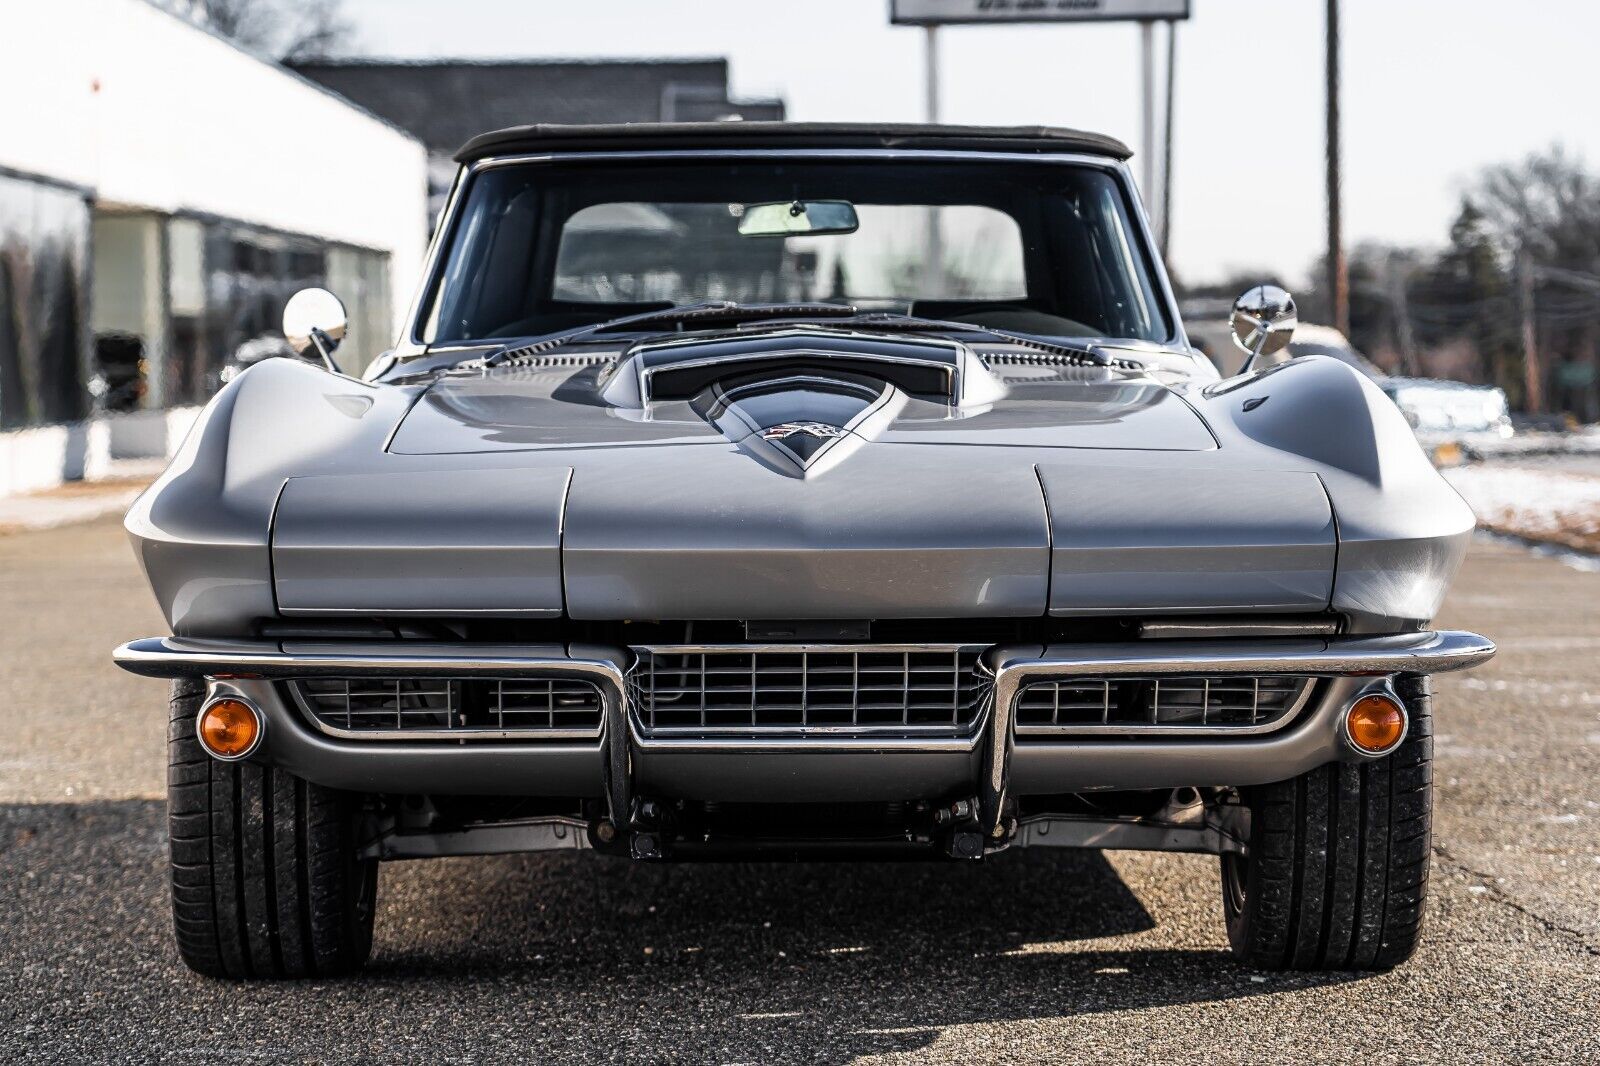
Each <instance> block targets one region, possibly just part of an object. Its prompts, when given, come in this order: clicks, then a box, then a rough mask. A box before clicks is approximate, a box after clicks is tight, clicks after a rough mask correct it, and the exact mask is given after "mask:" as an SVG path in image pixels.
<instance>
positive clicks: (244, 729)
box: [195, 696, 261, 760]
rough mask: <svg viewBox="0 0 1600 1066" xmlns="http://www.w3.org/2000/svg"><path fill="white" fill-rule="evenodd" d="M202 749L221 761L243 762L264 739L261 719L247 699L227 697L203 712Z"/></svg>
mask: <svg viewBox="0 0 1600 1066" xmlns="http://www.w3.org/2000/svg"><path fill="white" fill-rule="evenodd" d="M195 732H196V734H198V735H199V737H200V746H201V747H203V748H205V749H206V751H207V752H209V753H210V754H211V755H213V756H214V757H216V758H218V759H224V760H231V759H242V758H244V757H245V756H246V755H249V754H250V753H251V752H252V751H254V750H255V747H256V744H257V743H259V742H260V740H261V716H260V715H259V714H257V713H256V709H255V708H254V707H252V706H250V705H249V704H248V703H246V702H245V701H244V700H240V699H234V698H233V697H231V696H224V697H222V698H220V699H215V700H212V701H211V702H210V703H208V704H206V705H205V707H204V708H203V709H202V710H201V711H200V720H199V722H198V723H196V728H195Z"/></svg>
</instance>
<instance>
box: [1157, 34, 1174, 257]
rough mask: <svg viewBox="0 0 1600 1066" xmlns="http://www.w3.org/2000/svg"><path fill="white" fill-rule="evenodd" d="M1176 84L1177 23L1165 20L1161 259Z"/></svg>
mask: <svg viewBox="0 0 1600 1066" xmlns="http://www.w3.org/2000/svg"><path fill="white" fill-rule="evenodd" d="M1177 83H1178V23H1177V21H1176V20H1175V19H1168V20H1167V108H1166V111H1167V113H1166V115H1165V121H1166V126H1167V131H1166V138H1165V140H1166V144H1165V145H1163V147H1162V151H1161V258H1162V259H1166V258H1167V249H1168V248H1170V247H1171V246H1172V115H1173V104H1174V102H1175V100H1176V99H1177V89H1176V86H1177Z"/></svg>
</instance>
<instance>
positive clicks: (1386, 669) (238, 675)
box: [114, 631, 1495, 841]
mask: <svg viewBox="0 0 1600 1066" xmlns="http://www.w3.org/2000/svg"><path fill="white" fill-rule="evenodd" d="M1494 653H1495V646H1494V644H1493V643H1492V642H1491V641H1489V640H1487V639H1486V638H1484V637H1481V636H1478V635H1477V634H1475V633H1466V632H1458V631H1437V632H1419V633H1409V634H1400V635H1395V636H1382V637H1345V638H1328V639H1322V638H1314V639H1308V638H1293V639H1267V638H1261V639H1251V640H1238V639H1235V640H1215V641H1198V640H1148V641H1141V642H1136V643H1121V644H1070V645H1068V644H1063V645H1051V646H1045V645H1031V646H1028V645H1002V646H998V647H995V648H992V649H990V650H989V651H988V652H987V653H986V655H985V657H984V663H985V665H986V667H987V669H988V670H990V671H991V672H992V674H993V679H994V688H993V701H992V707H991V712H990V714H989V715H988V716H987V718H986V719H985V720H984V721H983V722H982V723H981V727H980V731H979V733H977V734H976V735H974V736H972V737H970V738H927V739H923V740H916V739H910V740H907V739H889V738H884V739H871V738H857V737H848V738H847V737H836V738H804V737H801V738H796V737H774V738H770V739H762V738H756V739H737V740H735V739H710V740H700V739H696V738H689V737H684V738H674V739H672V740H667V741H661V742H652V741H651V740H650V739H649V738H645V737H641V736H639V735H638V732H637V730H636V729H634V728H632V723H631V721H630V716H629V714H628V709H627V705H626V699H627V697H626V675H627V671H628V668H629V666H630V665H631V653H630V652H628V651H627V650H626V649H623V648H617V647H606V646H585V645H570V646H561V645H543V646H527V645H516V646H484V645H474V646H472V647H470V648H463V647H462V646H460V645H448V644H429V645H409V646H407V647H406V648H404V649H403V650H401V649H397V648H396V647H395V646H394V645H393V644H376V643H363V644H355V643H350V642H342V643H332V642H313V641H292V642H291V641H284V642H261V641H256V642H237V641H216V640H196V639H185V638H178V637H162V638H149V639H145V640H136V641H133V642H131V643H129V644H125V645H123V646H122V647H120V648H118V649H117V650H116V652H115V654H114V659H115V661H116V663H117V665H118V666H121V667H122V668H123V669H125V670H128V671H131V672H132V673H135V674H141V675H144V676H147V677H164V678H173V677H204V678H209V679H212V680H213V681H217V682H224V683H233V682H245V683H248V682H252V681H272V680H282V679H288V678H304V677H319V676H331V677H339V676H342V677H405V676H416V675H426V676H433V677H550V676H570V677H581V678H584V679H586V680H589V681H591V682H593V683H594V684H595V685H597V686H598V687H599V689H600V691H601V693H602V695H603V698H604V702H605V726H604V728H603V730H602V736H601V738H600V745H601V746H602V747H603V749H604V758H603V759H602V760H601V762H602V764H603V766H604V770H603V776H604V792H603V795H604V796H605V798H606V800H607V803H608V806H609V807H610V810H611V812H612V816H613V818H614V819H615V820H616V821H617V824H625V821H624V820H625V819H626V817H627V812H629V811H630V810H631V804H632V780H631V778H632V776H633V774H634V771H635V770H636V765H635V762H636V756H643V755H644V754H645V753H646V752H648V751H650V750H652V749H657V748H659V749H660V751H663V752H666V751H674V750H675V751H678V752H682V753H684V754H685V755H688V756H693V757H695V758H696V759H697V760H700V761H698V762H697V763H696V764H695V765H697V766H699V767H702V768H704V767H706V765H707V764H706V763H705V762H704V761H703V760H704V758H705V757H711V758H712V759H713V760H716V759H717V757H718V756H725V755H737V754H756V753H759V754H763V755H781V754H782V753H785V752H794V753H797V754H800V755H803V756H805V757H810V758H817V757H825V756H828V755H850V754H865V755H885V756H890V757H892V756H893V755H894V754H895V753H897V752H922V751H924V750H928V751H939V752H949V751H950V750H951V746H952V745H958V746H961V747H964V748H966V749H968V750H969V751H970V750H971V748H972V747H973V746H977V747H978V748H979V749H980V751H979V752H978V755H979V757H980V763H979V782H978V785H979V788H978V799H979V806H978V820H979V825H980V827H981V831H982V832H984V833H985V834H986V836H987V837H988V838H989V839H991V840H995V841H1004V840H1006V839H1008V838H1009V836H1010V835H1011V832H1012V827H1011V825H1009V824H1008V816H1007V813H1006V811H1007V806H1008V802H1007V801H1008V792H1009V791H1010V789H1011V785H1012V781H1013V768H1012V764H1013V759H1014V757H1015V754H1016V723H1015V711H1016V703H1017V699H1018V697H1019V695H1020V694H1021V691H1022V689H1023V688H1024V687H1025V686H1026V685H1027V684H1028V683H1029V682H1033V681H1042V680H1052V679H1061V678H1072V677H1084V676H1096V677H1119V676H1122V677H1130V676H1131V677H1159V676H1167V675H1174V676H1182V675H1195V674H1207V675H1227V674H1251V675H1264V674H1296V675H1302V676H1312V677H1324V678H1363V677H1372V678H1379V677H1385V676H1388V675H1392V674H1435V673H1442V672H1445V671H1450V670H1461V669H1466V668H1468V667H1472V666H1476V665H1478V664H1480V663H1483V662H1485V661H1487V660H1488V659H1489V658H1490V657H1492V656H1493V655H1494ZM1298 731H1300V730H1297V729H1296V728H1291V729H1290V730H1288V731H1286V732H1287V733H1290V734H1293V733H1296V732H1298ZM1330 735H1331V734H1330ZM1291 739H1292V737H1285V736H1282V735H1279V736H1275V737H1270V738H1265V739H1263V738H1250V737H1241V738H1238V739H1237V740H1230V739H1224V740H1220V741H1215V742H1212V744H1211V745H1197V744H1195V743H1194V742H1193V741H1188V740H1183V739H1157V738H1150V739H1144V738H1140V739H1138V740H1137V741H1136V742H1133V743H1121V744H1118V743H1115V742H1112V743H1102V742H1099V741H1098V740H1097V739H1085V740H1080V741H1076V742H1064V743H1052V744H1030V745H1029V746H1028V749H1029V750H1028V752H1027V756H1028V757H1029V758H1033V759H1045V760H1049V759H1050V758H1052V757H1064V758H1070V759H1076V760H1079V761H1080V762H1085V761H1087V762H1093V761H1095V760H1099V761H1100V762H1102V763H1116V762H1118V761H1123V762H1126V761H1130V760H1136V759H1137V758H1138V754H1139V752H1153V751H1156V750H1164V751H1168V752H1172V751H1179V750H1184V749H1187V750H1190V751H1195V752H1198V751H1201V750H1204V751H1214V750H1216V748H1215V747H1214V745H1217V744H1220V745H1234V746H1237V745H1249V744H1252V743H1257V744H1258V745H1259V746H1260V747H1261V749H1262V751H1263V752H1264V753H1269V755H1270V753H1273V752H1275V751H1277V750H1280V749H1274V748H1273V747H1272V745H1274V744H1276V745H1280V746H1281V745H1283V744H1285V743H1286V742H1287V741H1288V740H1291ZM316 743H317V744H319V745H323V744H326V742H325V741H322V740H321V739H320V738H319V739H318V740H317V741H316ZM1312 743H1314V744H1322V743H1323V741H1322V739H1321V738H1313V741H1312ZM352 747H356V746H352V745H344V746H343V749H342V750H343V751H345V752H348V751H350V750H351V748H352ZM547 747H548V746H547ZM321 750H323V751H324V752H326V750H327V749H326V748H323V749H321ZM335 750H336V751H337V749H335ZM448 750H451V751H460V750H462V749H460V748H453V749H448ZM483 750H485V751H487V750H488V749H483ZM589 750H590V751H594V750H595V749H593V748H590V749H589ZM1234 750H1239V749H1238V748H1237V747H1235V748H1234ZM1251 750H1254V749H1251ZM536 751H537V746H534V745H519V746H517V747H515V748H502V749H497V750H496V751H494V752H492V753H490V754H488V755H486V758H490V759H495V760H497V765H498V766H500V767H504V766H506V765H509V764H508V763H507V762H506V760H513V761H514V760H515V759H516V758H518V757H519V756H529V755H531V754H533V753H535V752H536ZM390 752H393V749H390ZM1052 753H1054V755H1053V754H1052ZM389 754H390V753H386V752H376V753H372V752H364V753H362V756H361V757H362V758H363V759H371V758H373V757H374V756H376V757H377V758H380V759H381V758H384V757H385V756H386V755H389ZM1302 754H1303V751H1302ZM394 757H398V755H396V756H394ZM735 761H737V760H735ZM368 765H371V766H374V767H376V765H377V764H376V763H375V762H374V763H369V764H368ZM1041 765H1044V766H1048V765H1049V763H1048V761H1046V762H1045V763H1043V764H1041ZM1293 772H1299V771H1298V770H1295V771H1293ZM373 775H374V777H375V778H376V776H377V775H376V771H375V770H374V771H373ZM1288 776H1292V773H1291V774H1289V775H1288ZM356 781H357V783H358V779H356ZM1194 783H1196V784H1207V783H1209V782H1204V781H1199V782H1194ZM1097 787H1116V784H1115V783H1108V784H1106V785H1104V786H1097ZM1123 787H1137V786H1134V785H1125V786H1123Z"/></svg>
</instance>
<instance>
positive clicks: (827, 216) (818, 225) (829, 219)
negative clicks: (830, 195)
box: [739, 200, 861, 237]
mask: <svg viewBox="0 0 1600 1066" xmlns="http://www.w3.org/2000/svg"><path fill="white" fill-rule="evenodd" d="M860 225H861V220H860V219H858V218H857V217H856V209H855V206H854V205H853V204H851V203H850V202H849V201H847V200H790V201H788V202H786V203H776V204H746V205H745V207H744V211H743V212H742V213H741V214H740V215H739V236H741V237H807V236H810V237H815V236H818V235H820V234H825V233H854V232H855V231H856V229H857V227H859V226H860Z"/></svg>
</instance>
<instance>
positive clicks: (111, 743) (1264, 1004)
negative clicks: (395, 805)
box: [0, 521, 1600, 1066]
mask: <svg viewBox="0 0 1600 1066" xmlns="http://www.w3.org/2000/svg"><path fill="white" fill-rule="evenodd" d="M1440 622H1441V624H1444V625H1450V626H1458V627H1463V628H1472V629H1477V630H1480V631H1482V632H1484V633H1487V634H1489V635H1490V636H1492V637H1494V638H1495V639H1496V640H1497V641H1499V642H1500V644H1501V649H1502V651H1501V654H1500V656H1499V657H1498V658H1497V659H1496V660H1495V661H1494V662H1493V663H1491V664H1490V665H1489V666H1487V667H1485V668H1483V669H1481V670H1479V671H1477V672H1475V673H1473V674H1470V675H1451V676H1447V677H1442V678H1440V679H1439V680H1438V682H1437V699H1436V715H1437V722H1436V728H1437V731H1438V749H1437V751H1438V764H1437V767H1436V772H1437V782H1438V794H1437V804H1438V815H1437V822H1436V844H1435V855H1434V867H1433V880H1432V890H1431V896H1430V903H1429V909H1428V927H1427V941H1426V945H1425V946H1424V948H1423V949H1422V951H1421V952H1420V953H1419V954H1418V956H1417V957H1416V958H1415V959H1413V960H1412V961H1411V962H1410V963H1408V964H1407V965H1405V966H1403V967H1401V968H1400V969H1398V970H1396V971H1395V972H1393V973H1391V974H1387V975H1383V976H1377V977H1371V976H1362V975H1356V974H1325V975H1309V976H1308V975H1276V974H1264V973H1256V972H1253V971H1250V970H1248V969H1243V968H1241V967H1239V966H1236V965H1235V964H1234V963H1233V962H1232V961H1231V959H1230V958H1229V956H1228V954H1227V951H1226V940H1225V937H1224V934H1223V929H1222V914H1221V904H1220V900H1219V895H1218V888H1217V872H1216V864H1215V860H1212V859H1208V858H1204V857H1199V856H1171V855H1140V854H1119V855H1110V856H1106V857H1102V856H1100V855H1097V854H1093V853H1074V852H1055V853H1051V852H1043V851H1033V852H1027V851H1018V852H1012V853H1008V854H1005V855H1002V856H999V857H997V858H996V859H994V860H992V861H986V862H984V863H982V864H977V865H971V866H957V865H943V864H927V865H923V864H864V865H840V864H820V865H780V864H762V863H746V864H730V865H703V866H701V865H697V866H641V865H634V864H630V863H627V862H624V861H618V860H607V859H602V858H599V857H597V856H594V855H590V854H585V853H574V854H566V853H560V854H554V855H547V856H510V857H499V858H483V859H450V860H441V861H433V862H407V863H395V864H390V865H386V866H385V867H384V868H383V871H382V877H381V885H380V890H379V891H380V902H379V909H378V918H377V935H376V941H377V944H376V948H375V951H374V956H373V960H372V963H371V965H370V967H369V969H368V970H367V971H366V972H365V973H363V974H362V975H361V976H359V977H356V978H351V979H345V980H336V981H308V982H292V983H283V984H276V985H237V984H229V983H225V982H219V981H212V980H206V979H202V978H200V977H197V976H195V975H193V974H191V973H189V972H188V971H187V970H185V969H184V968H183V966H182V965H181V964H180V963H179V962H178V959H177V956H176V954H175V952H174V950H173V947H172V943H171V939H170V930H169V921H170V918H169V914H168V910H167V899H166V883H165V871H164V865H165V848H166V843H165V836H164V826H163V798H162V797H163V779H164V754H163V740H162V734H163V728H164V722H165V692H164V688H163V686H162V685H161V684H159V683H157V682H152V681H148V680H141V679H138V678H133V677H131V676H128V675H124V674H121V673H120V672H118V671H116V670H115V669H114V668H113V667H112V666H111V665H110V661H109V658H108V655H109V651H110V649H111V647H112V646H113V645H114V644H115V643H117V642H118V641H121V640H124V639H127V638H129V637H133V636H143V635H149V634H153V633H158V632H162V631H163V630H162V626H161V621H160V619H159V617H158V615H157V614H156V612H155V609H154V606H153V604H152V602H151V600H150V597H149V594H148V592H147V591H146V590H145V588H144V587H143V585H142V582H141V581H140V579H139V577H138V574H137V572H136V569H135V567H134V564H133V560H132V556H131V553H130V551H129V549H128V547H127V544H126V542H125V540H124V539H123V536H122V532H121V529H120V528H119V527H118V526H117V524H116V523H115V522H114V521H99V522H95V523H92V524H87V525H79V526H71V527H66V528H62V529H55V530H50V531H46V532H24V533H14V534H11V535H8V536H0V722H3V724H4V728H3V729H0V1058H3V1059H5V1060H6V1061H60V1062H97V1061H128V1062H153V1061H169V1062H188V1061H200V1062H206V1061H213V1060H218V1061H220V1060H230V1061H231V1060H239V1059H245V1060H249V1059H260V1060H265V1061H284V1060H292V1061H315V1062H337V1063H359V1062H401V1061H415V1062H563V1061H572V1062H624V1061H626V1062H683V1063H776V1062H804V1063H814V1062H821V1063H832V1062H856V1061H862V1062H875V1063H876V1062H881V1063H900V1062H907V1063H909V1062H950V1063H957V1062H959V1063H972V1062H984V1061H1010V1062H1031V1061H1054V1062H1107V1063H1120V1062H1128V1063H1161V1062H1177V1063H1183V1064H1185V1066H1189V1064H1193V1063H1200V1062H1204V1063H1225V1062H1252V1063H1255V1062H1299V1061H1317V1062H1328V1061H1334V1062H1340V1061H1348V1062H1362V1063H1385V1062H1412V1061H1430V1062H1431V1061H1440V1062H1443V1061H1449V1062H1479V1061H1490V1062H1497V1061H1504V1062H1524V1061H1529V1060H1532V1059H1538V1060H1541V1061H1545V1062H1595V1061H1600V574H1597V573H1593V572H1579V571H1578V570H1575V569H1572V568H1571V567H1569V566H1566V565H1564V564H1563V563H1562V562H1560V561H1558V560H1555V559H1551V558H1541V557H1537V556H1535V555H1533V554H1532V553H1529V552H1527V551H1525V550H1523V549H1520V548H1517V547H1514V546H1508V545H1501V544H1490V543H1481V544H1478V545H1476V546H1475V547H1474V550H1473V552H1472V555H1471V557H1470V558H1469V560H1468V562H1467V565H1466V568H1465V569H1464V571H1463V574H1462V577H1461V580H1460V581H1459V582H1458V584H1457V587H1456V590H1455V592H1454V593H1453V595H1452V597H1451V599H1450V601H1449V603H1448V604H1447V606H1446V609H1445V611H1444V614H1443V617H1442V618H1441V619H1440Z"/></svg>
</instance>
